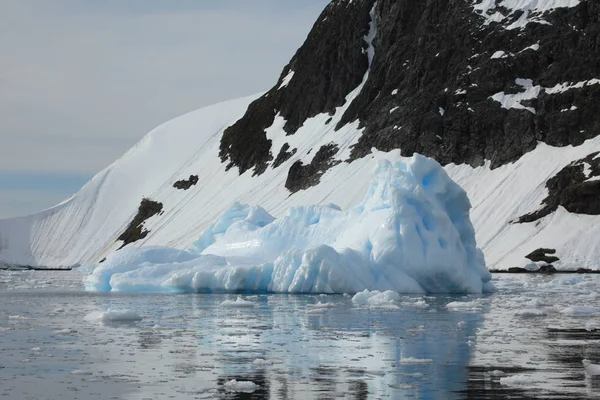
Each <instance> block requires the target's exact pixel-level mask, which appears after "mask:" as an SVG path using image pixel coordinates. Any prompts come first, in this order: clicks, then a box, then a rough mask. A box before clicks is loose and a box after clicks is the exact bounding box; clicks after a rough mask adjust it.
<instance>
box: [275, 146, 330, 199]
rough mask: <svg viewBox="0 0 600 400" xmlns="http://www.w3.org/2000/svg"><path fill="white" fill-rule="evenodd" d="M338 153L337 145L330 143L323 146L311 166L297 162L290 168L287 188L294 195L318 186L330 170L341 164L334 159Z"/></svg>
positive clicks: (286, 183)
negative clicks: (299, 191)
mask: <svg viewBox="0 0 600 400" xmlns="http://www.w3.org/2000/svg"><path fill="white" fill-rule="evenodd" d="M337 152H338V147H337V145H336V144H334V143H330V144H327V145H324V146H321V148H320V149H319V151H317V153H316V154H315V156H314V158H313V159H312V161H311V163H310V164H308V165H304V164H302V161H296V162H295V163H294V164H292V166H291V167H290V170H289V173H288V177H287V180H286V182H285V187H286V188H287V189H288V190H289V191H290V192H292V193H294V192H297V191H298V190H303V189H308V188H309V187H311V186H314V185H317V184H318V183H319V179H320V178H321V176H322V175H323V174H324V173H325V172H326V171H327V170H328V169H329V168H331V167H333V166H334V165H337V164H338V163H339V162H340V161H336V160H334V159H333V157H334V156H335V154H336V153H337Z"/></svg>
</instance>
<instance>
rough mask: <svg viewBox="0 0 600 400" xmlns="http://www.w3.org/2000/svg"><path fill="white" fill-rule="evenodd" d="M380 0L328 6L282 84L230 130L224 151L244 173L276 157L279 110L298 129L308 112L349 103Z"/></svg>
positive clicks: (363, 68)
mask: <svg viewBox="0 0 600 400" xmlns="http://www.w3.org/2000/svg"><path fill="white" fill-rule="evenodd" d="M374 2H375V0H357V1H353V2H348V1H345V0H343V1H339V0H334V1H332V2H331V4H329V5H328V6H327V8H325V10H324V11H323V13H322V14H321V16H320V17H319V18H318V20H317V22H316V23H315V24H314V26H313V29H312V30H311V32H310V33H309V35H308V37H307V39H306V41H305V42H304V45H303V46H302V47H301V48H300V49H299V50H298V51H297V52H296V54H295V55H294V57H293V58H292V60H291V61H290V63H289V64H288V65H287V66H286V67H285V68H284V69H283V72H282V74H281V76H280V78H279V80H278V82H277V84H276V85H275V86H274V87H273V88H272V89H271V90H269V91H268V92H267V93H266V94H265V95H264V96H262V97H261V98H260V99H258V100H256V101H254V102H253V103H252V104H251V105H250V106H249V107H248V111H247V112H246V114H245V115H244V116H243V117H242V118H241V119H240V120H239V121H237V122H236V123H235V124H234V125H232V126H231V127H229V128H227V129H226V130H225V132H224V134H223V138H222V140H221V147H220V152H219V156H220V157H221V161H223V162H226V161H229V163H228V165H227V168H228V169H229V168H231V167H234V166H235V167H238V169H239V172H240V174H243V173H244V172H245V171H247V170H249V169H251V168H254V174H261V173H262V172H264V170H265V169H266V166H267V163H268V162H269V161H271V160H272V159H273V155H272V154H271V141H270V140H268V139H267V136H266V133H265V129H266V128H268V127H269V126H271V125H272V124H273V121H274V119H275V116H276V115H277V114H279V115H281V116H282V117H283V118H285V120H286V124H285V126H284V129H285V131H286V132H287V133H288V134H293V133H295V132H296V130H297V129H298V128H299V127H300V126H302V124H303V123H304V121H306V119H307V118H310V117H313V116H315V115H318V114H321V113H331V112H333V111H334V110H335V108H336V107H339V106H341V105H343V104H344V102H345V98H346V95H347V94H348V93H349V92H351V91H352V90H353V89H354V88H356V87H357V86H358V85H359V84H360V83H361V81H362V79H363V76H364V74H365V72H366V71H367V68H368V64H369V61H368V58H367V55H366V54H365V52H364V48H365V46H366V43H365V41H364V36H365V35H366V34H367V33H368V31H369V22H370V16H369V11H370V10H371V9H372V7H373V3H374ZM291 73H293V77H292V78H291V80H290V81H289V82H287V85H285V80H286V78H287V77H289V76H290V74H291Z"/></svg>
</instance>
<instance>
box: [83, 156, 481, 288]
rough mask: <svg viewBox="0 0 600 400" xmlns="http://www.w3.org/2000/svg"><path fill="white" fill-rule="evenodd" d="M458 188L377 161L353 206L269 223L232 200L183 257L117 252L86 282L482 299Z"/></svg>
mask: <svg viewBox="0 0 600 400" xmlns="http://www.w3.org/2000/svg"><path fill="white" fill-rule="evenodd" d="M470 207H471V205H470V203H469V200H468V198H467V195H466V193H465V191H464V190H463V189H462V188H460V186H458V185H457V184H456V183H455V182H454V181H452V179H450V178H449V177H448V175H447V174H446V172H445V171H444V169H443V168H442V167H441V166H440V165H439V164H438V163H437V162H436V161H434V160H433V159H430V158H427V157H424V156H420V155H414V156H413V157H410V158H404V157H401V156H400V155H399V152H397V153H387V154H385V155H381V156H380V159H379V160H378V161H377V167H376V169H375V173H374V176H373V178H372V180H371V183H370V185H369V188H368V191H367V193H366V195H365V197H364V199H363V201H362V202H361V203H359V204H358V205H356V206H355V207H353V208H350V209H349V210H341V209H340V207H338V206H336V205H334V204H330V205H323V206H316V205H315V206H300V207H292V208H291V209H289V211H288V212H287V214H286V215H285V216H283V217H281V218H277V219H276V218H274V217H273V216H271V215H270V214H269V213H268V212H267V211H265V210H264V209H263V208H261V207H259V206H250V205H245V204H240V203H234V204H233V205H232V206H231V207H230V208H229V209H228V210H227V211H225V212H224V213H223V214H222V215H221V216H220V217H219V218H217V220H216V221H215V222H214V223H213V224H211V225H209V226H208V228H207V229H206V230H205V231H204V232H203V233H202V235H201V236H200V238H199V239H198V240H197V241H196V242H195V243H194V245H193V246H192V247H191V248H190V249H188V251H183V250H176V249H173V248H169V247H158V246H152V247H141V248H132V247H130V248H125V249H123V250H121V251H118V252H115V253H113V254H111V255H110V256H109V257H108V259H107V260H106V261H105V262H104V263H102V264H100V265H98V266H97V267H96V268H95V269H94V271H93V272H92V273H91V275H89V276H88V277H87V278H86V287H87V289H88V290H93V291H157V292H163V291H165V292H189V291H192V292H196V291H199V292H211V291H231V292H236V291H244V292H280V293H344V292H348V293H356V292H360V291H363V290H364V289H368V290H393V291H396V292H402V293H482V292H483V291H486V290H489V289H491V283H490V282H489V281H490V279H491V275H490V274H489V272H488V271H487V269H486V267H485V262H484V257H483V253H482V252H481V251H480V250H479V249H478V248H477V246H476V242H475V233H474V229H473V226H472V224H471V221H470V219H469V209H470Z"/></svg>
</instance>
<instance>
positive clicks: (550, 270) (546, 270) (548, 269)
mask: <svg viewBox="0 0 600 400" xmlns="http://www.w3.org/2000/svg"><path fill="white" fill-rule="evenodd" d="M539 272H541V273H542V274H555V273H556V272H557V270H556V268H554V266H553V265H552V264H548V265H542V266H541V267H540V270H539Z"/></svg>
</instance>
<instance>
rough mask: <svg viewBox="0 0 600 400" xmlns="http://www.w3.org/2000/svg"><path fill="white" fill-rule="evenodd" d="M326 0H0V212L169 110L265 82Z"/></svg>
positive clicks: (87, 170)
mask: <svg viewBox="0 0 600 400" xmlns="http://www.w3.org/2000/svg"><path fill="white" fill-rule="evenodd" d="M327 3H329V0H302V1H298V0H251V1H250V0H211V1H205V0H102V1H98V0H2V1H0V218H7V217H13V216H18V215H25V214H30V213H33V212H36V211H40V210H42V209H45V208H48V207H51V206H52V205H55V204H57V203H58V202H60V201H61V200H63V199H64V198H66V197H68V196H69V195H71V194H72V193H74V192H76V191H77V190H78V189H79V188H80V187H81V186H82V185H83V184H84V183H85V182H86V181H87V180H89V179H90V178H91V177H92V176H93V175H94V174H95V173H97V172H99V171H100V170H102V169H103V168H104V167H106V166H108V165H109V164H110V163H112V162H113V161H115V160H116V159H117V158H119V156H120V155H122V154H123V153H125V152H126V151H127V150H128V149H129V148H130V147H131V146H132V145H133V144H135V143H136V142H137V141H138V140H139V139H141V138H142V137H143V135H144V134H145V133H147V132H148V131H150V130H151V129H152V128H154V127H155V126H157V125H159V124H161V123H163V122H165V121H167V120H169V119H171V118H174V117H176V116H178V115H181V114H184V113H186V112H189V111H192V110H195V109H198V108H200V107H203V106H206V105H209V104H214V103H217V102H220V101H223V100H227V99H231V98H236V97H242V96H246V95H249V94H254V93H258V92H261V91H264V90H267V89H269V88H270V87H271V86H273V85H274V84H275V83H276V81H277V79H278V77H279V74H280V73H281V69H282V68H283V67H284V66H285V65H286V64H287V62H288V61H289V59H290V58H291V57H292V56H293V54H294V53H295V51H296V49H297V48H298V47H299V46H300V45H301V44H302V43H303V41H304V40H305V39H306V35H307V34H308V32H309V31H310V28H311V27H312V25H313V23H314V21H316V19H317V17H318V15H319V14H320V12H321V11H322V10H323V8H324V7H325V6H326V5H327Z"/></svg>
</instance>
